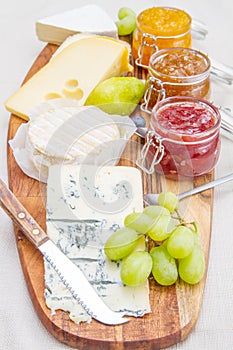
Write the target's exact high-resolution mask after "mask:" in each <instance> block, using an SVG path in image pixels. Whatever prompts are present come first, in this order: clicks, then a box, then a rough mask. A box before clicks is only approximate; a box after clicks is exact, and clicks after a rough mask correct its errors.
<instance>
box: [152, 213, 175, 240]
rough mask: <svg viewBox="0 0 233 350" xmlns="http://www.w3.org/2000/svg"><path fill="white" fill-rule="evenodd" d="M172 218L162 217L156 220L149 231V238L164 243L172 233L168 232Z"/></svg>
mask: <svg viewBox="0 0 233 350" xmlns="http://www.w3.org/2000/svg"><path fill="white" fill-rule="evenodd" d="M170 220H171V217H170V216H166V215H161V216H159V217H158V218H157V219H154V222H153V225H152V226H151V228H150V229H149V230H148V231H147V234H148V236H149V237H150V238H151V239H153V240H154V241H163V240H164V239H166V238H168V237H169V235H170V232H169V230H168V227H169V223H170Z"/></svg>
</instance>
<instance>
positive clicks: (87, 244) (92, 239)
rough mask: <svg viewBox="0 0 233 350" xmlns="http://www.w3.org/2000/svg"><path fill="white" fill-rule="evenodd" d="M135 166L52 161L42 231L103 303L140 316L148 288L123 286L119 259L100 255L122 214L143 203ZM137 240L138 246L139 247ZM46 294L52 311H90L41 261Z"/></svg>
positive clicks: (77, 314)
mask: <svg viewBox="0 0 233 350" xmlns="http://www.w3.org/2000/svg"><path fill="white" fill-rule="evenodd" d="M142 198H143V197H142V184H141V175H140V172H139V170H137V169H135V168H130V167H120V166H119V167H113V166H105V167H95V166H90V165H85V166H84V165H81V166H69V165H65V166H52V167H51V168H50V171H49V179H48V185H47V232H48V235H49V236H50V238H51V239H52V240H53V241H54V243H55V244H56V245H57V246H58V247H59V248H60V249H61V250H62V251H63V252H64V253H65V254H66V255H67V256H68V257H69V258H70V259H71V260H72V261H73V262H74V263H75V264H77V265H78V266H79V268H80V269H81V270H82V271H83V273H84V274H85V275H86V277H87V278H88V280H89V281H90V283H91V284H92V285H93V287H94V288H95V289H96V291H97V293H98V294H99V295H100V296H101V298H103V300H104V301H105V303H106V304H107V305H108V306H109V307H110V308H111V309H113V310H115V311H125V312H126V314H127V315H131V316H135V317H138V316H143V315H144V314H145V313H148V312H150V304H149V288H148V284H147V283H145V284H143V285H142V286H139V287H134V288H132V287H126V286H124V285H123V284H122V282H121V279H120V268H119V266H120V263H119V262H113V261H110V260H109V259H107V258H106V256H105V254H104V250H103V247H104V244H105V242H106V239H107V238H108V237H109V236H110V235H111V234H112V233H113V232H114V231H116V230H117V229H118V228H119V227H122V226H123V221H124V217H125V216H126V215H127V214H128V213H130V212H132V211H133V210H135V211H140V210H142V208H143V199H142ZM144 247H145V242H144V240H143V239H142V240H141V242H140V244H139V247H137V249H144ZM45 285H46V288H45V299H46V304H47V306H48V307H49V308H51V309H52V310H57V309H62V310H65V311H68V312H70V318H71V319H72V320H73V321H74V322H76V323H78V322H81V321H87V322H90V321H91V319H90V316H89V315H87V314H86V312H85V310H83V309H82V307H81V306H80V305H78V303H77V302H76V301H75V299H74V298H73V297H72V296H71V294H70V293H69V291H68V290H67V289H66V288H65V287H64V286H63V284H62V282H61V281H60V279H59V277H58V275H57V274H56V272H55V271H54V270H53V269H52V268H51V266H50V265H49V264H48V263H45Z"/></svg>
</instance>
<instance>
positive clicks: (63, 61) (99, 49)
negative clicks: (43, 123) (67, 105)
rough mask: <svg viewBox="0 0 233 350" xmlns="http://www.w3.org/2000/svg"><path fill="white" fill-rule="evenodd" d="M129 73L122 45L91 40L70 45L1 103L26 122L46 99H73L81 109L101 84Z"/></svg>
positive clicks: (96, 39)
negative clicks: (30, 114)
mask: <svg viewBox="0 0 233 350" xmlns="http://www.w3.org/2000/svg"><path fill="white" fill-rule="evenodd" d="M130 70H132V67H131V66H130V64H129V50H128V46H127V45H125V44H124V43H123V42H122V41H119V40H115V39H111V38H107V37H102V36H91V37H87V38H83V39H80V40H77V41H75V42H73V43H72V44H71V45H69V46H67V47H65V48H64V49H63V50H62V52H60V53H59V54H58V55H57V56H56V57H54V58H53V59H52V60H51V61H50V62H49V63H47V64H46V65H45V66H44V67H43V68H42V69H40V70H39V71H38V72H37V73H36V74H35V75H33V76H32V77H31V79H29V80H28V81H27V82H26V83H25V84H24V85H23V86H22V87H21V88H20V89H18V90H17V91H16V92H15V93H14V94H13V95H12V96H11V97H10V98H9V99H8V100H7V101H6V103H5V107H6V108H7V110H9V111H10V112H12V113H14V114H15V115H17V116H19V117H22V118H24V119H26V120H28V119H29V117H28V114H29V111H30V110H31V109H32V108H33V107H35V106H36V105H39V104H40V103H41V102H44V101H46V100H49V99H54V98H70V99H76V100H77V101H78V102H79V105H83V104H84V103H85V101H86V99H87V97H88V96H89V94H90V93H91V91H92V90H93V89H94V88H95V86H96V85H97V84H98V83H100V82H101V81H103V80H105V79H108V78H110V77H113V76H120V75H122V74H123V73H125V72H127V71H130Z"/></svg>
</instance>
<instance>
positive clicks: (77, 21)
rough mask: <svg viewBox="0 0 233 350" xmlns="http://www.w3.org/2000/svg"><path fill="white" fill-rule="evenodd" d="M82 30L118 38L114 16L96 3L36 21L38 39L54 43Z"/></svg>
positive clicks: (59, 42)
mask: <svg viewBox="0 0 233 350" xmlns="http://www.w3.org/2000/svg"><path fill="white" fill-rule="evenodd" d="M80 32H81V33H82V32H88V33H94V34H98V35H105V36H110V37H113V38H117V27H116V25H115V23H114V21H113V20H112V18H111V17H110V16H109V15H108V14H107V13H106V12H105V11H104V10H103V9H102V8H101V7H99V6H97V5H94V4H90V5H86V6H83V7H80V8H76V9H73V10H70V11H65V12H63V13H59V14H55V15H53V16H49V17H46V18H43V19H40V20H38V21H37V22H36V34H37V36H38V39H39V40H41V41H45V42H49V43H52V44H58V45H59V44H61V43H62V42H63V41H64V40H65V39H66V38H67V37H68V36H70V35H73V34H75V33H80Z"/></svg>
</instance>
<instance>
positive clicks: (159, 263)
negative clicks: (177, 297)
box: [150, 243, 178, 286]
mask: <svg viewBox="0 0 233 350" xmlns="http://www.w3.org/2000/svg"><path fill="white" fill-rule="evenodd" d="M150 255H151V257H152V260H153V265H152V274H153V276H154V279H155V280H156V282H158V283H159V284H161V285H162V286H170V285H172V284H173V283H175V282H176V280H177V278H178V271H177V266H176V261H175V259H174V258H173V257H171V255H170V254H169V253H168V251H167V249H166V243H165V245H164V244H163V245H161V246H158V247H154V248H152V249H151V251H150Z"/></svg>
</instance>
